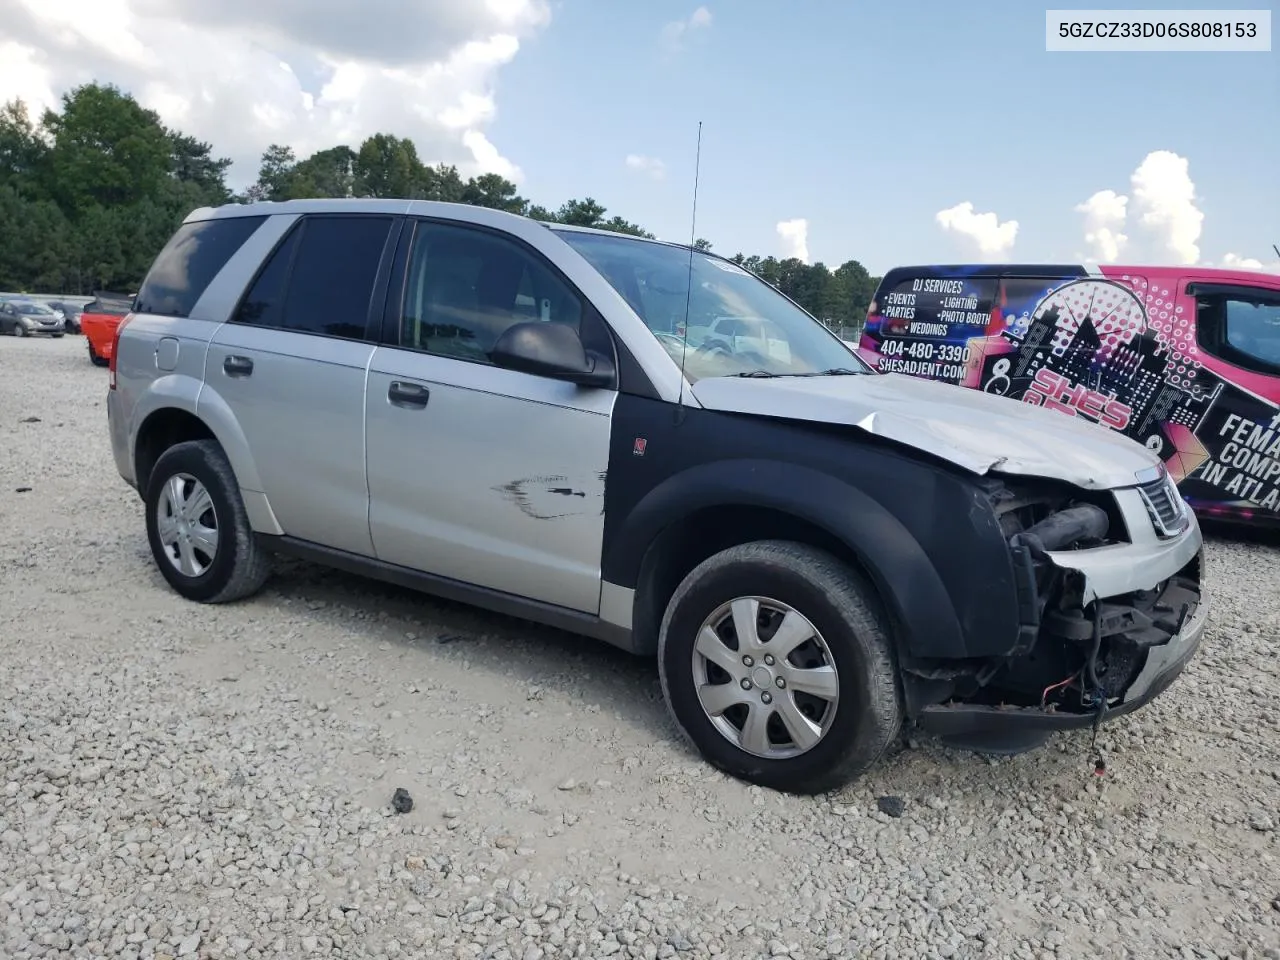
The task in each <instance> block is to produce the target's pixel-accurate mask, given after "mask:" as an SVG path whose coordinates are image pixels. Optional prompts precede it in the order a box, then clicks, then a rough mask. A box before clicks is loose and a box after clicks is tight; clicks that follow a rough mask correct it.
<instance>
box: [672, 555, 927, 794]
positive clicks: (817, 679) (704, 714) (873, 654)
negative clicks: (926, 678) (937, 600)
mask: <svg viewBox="0 0 1280 960" xmlns="http://www.w3.org/2000/svg"><path fill="white" fill-rule="evenodd" d="M890 636H891V634H890V630H889V626H888V623H887V621H886V619H885V615H884V613H883V611H882V609H881V607H880V604H879V602H878V600H877V598H876V596H875V593H874V591H873V590H872V589H871V588H870V586H869V585H868V584H866V583H865V581H864V580H863V579H862V578H861V577H860V576H859V575H858V574H857V573H856V572H855V571H854V570H852V569H850V568H849V567H848V566H847V565H845V564H843V563H841V562H840V561H839V560H837V559H836V558H835V557H833V556H831V555H830V554H828V553H825V552H824V551H821V550H817V549H815V548H813V547H809V546H806V545H804V544H800V543H792V542H788V541H760V542H756V543H747V544H743V545H741V546H736V547H731V548H729V549H728V550H724V551H722V552H721V553H717V554H715V555H714V556H712V557H710V558H708V559H707V560H704V561H703V562H702V563H701V564H699V565H698V566H697V567H696V568H694V570H693V571H692V572H691V573H690V574H689V575H688V576H687V577H686V578H685V579H684V581H683V582H682V583H681V584H680V586H679V587H678V588H677V589H676V592H675V594H674V595H673V596H672V598H671V602H670V603H669V604H668V606H667V610H666V614H665V616H664V617H663V621H662V628H661V632H660V634H659V639H658V669H659V673H660V675H661V678H662V690H663V695H664V696H665V698H666V701H667V705H668V708H669V709H670V711H671V713H672V715H673V716H674V717H675V720H676V722H677V723H678V724H679V725H680V728H681V729H682V730H683V731H684V733H685V735H686V736H687V737H688V738H689V739H690V740H691V741H692V743H693V745H694V746H695V747H696V748H697V750H698V751H699V753H701V754H702V756H703V758H704V759H706V760H707V761H708V762H709V763H711V764H712V765H713V766H715V767H717V768H719V769H721V770H723V771H724V772H726V773H728V774H730V775H731V776H734V777H737V778H739V779H742V780H746V781H748V782H751V783H756V784H760V785H761V786H766V787H770V788H773V789H777V790H784V791H788V792H792V793H803V794H812V793H821V792H824V791H826V790H831V789H834V788H836V787H839V786H841V785H843V784H844V783H847V782H848V781H850V780H852V779H853V778H855V777H856V776H858V775H860V774H861V773H863V772H865V771H866V770H867V769H869V768H870V767H872V766H873V765H874V764H875V763H876V762H878V761H879V759H880V758H881V757H882V756H883V755H884V753H885V751H886V750H887V749H888V748H889V746H890V745H891V744H892V743H893V741H894V740H895V739H896V738H897V736H898V733H899V731H900V730H901V728H902V705H901V700H900V697H899V694H898V684H897V673H896V667H895V663H894V657H893V652H892V646H891V639H890Z"/></svg>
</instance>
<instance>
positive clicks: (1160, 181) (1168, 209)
mask: <svg viewBox="0 0 1280 960" xmlns="http://www.w3.org/2000/svg"><path fill="white" fill-rule="evenodd" d="M1129 179H1130V182H1131V183H1132V185H1133V207H1134V211H1135V212H1136V213H1137V214H1138V222H1139V223H1140V224H1141V225H1142V226H1143V227H1144V228H1145V229H1146V230H1148V231H1149V232H1150V233H1152V234H1154V235H1155V237H1156V239H1157V242H1158V245H1159V247H1160V252H1161V253H1162V254H1164V255H1165V256H1166V257H1172V258H1173V260H1174V262H1175V263H1179V264H1192V263H1195V262H1196V261H1197V260H1199V259H1200V247H1199V246H1198V245H1197V241H1198V240H1199V239H1200V231H1201V229H1202V228H1203V225H1204V214H1203V213H1202V212H1201V211H1200V208H1199V207H1197V206H1196V202H1195V201H1196V187H1195V184H1194V183H1192V182H1191V176H1190V174H1189V173H1188V163H1187V160H1186V158H1185V157H1180V156H1178V155H1177V154H1176V153H1172V152H1171V151H1169V150H1155V151H1152V152H1151V153H1148V154H1147V156H1146V158H1145V159H1144V160H1143V161H1142V163H1141V164H1139V165H1138V169H1137V170H1135V171H1133V176H1132V177H1130V178H1129Z"/></svg>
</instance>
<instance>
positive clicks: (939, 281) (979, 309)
mask: <svg viewBox="0 0 1280 960" xmlns="http://www.w3.org/2000/svg"><path fill="white" fill-rule="evenodd" d="M995 293H996V280H995V278H994V277H905V278H903V279H902V280H901V281H899V282H898V283H896V284H894V285H893V287H892V288H890V289H888V290H882V291H881V293H880V296H879V297H878V298H877V300H876V302H875V304H874V310H875V313H876V315H878V316H879V317H880V318H881V327H880V329H881V333H882V335H883V336H907V337H939V338H944V339H949V340H961V341H963V340H967V339H969V338H970V337H975V336H980V335H982V333H983V332H984V331H985V330H986V326H987V323H988V322H989V321H990V319H991V306H992V303H993V301H994V300H995Z"/></svg>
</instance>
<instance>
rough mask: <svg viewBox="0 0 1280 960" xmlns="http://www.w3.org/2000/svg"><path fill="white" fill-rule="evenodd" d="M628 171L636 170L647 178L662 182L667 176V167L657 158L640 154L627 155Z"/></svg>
mask: <svg viewBox="0 0 1280 960" xmlns="http://www.w3.org/2000/svg"><path fill="white" fill-rule="evenodd" d="M627 169H629V170H635V171H636V172H637V173H643V174H645V175H646V176H649V177H653V179H655V180H661V179H662V178H663V177H665V176H666V175H667V165H666V164H665V163H663V162H662V161H661V160H659V159H658V158H657V157H646V156H642V155H641V154H638V153H629V154H627Z"/></svg>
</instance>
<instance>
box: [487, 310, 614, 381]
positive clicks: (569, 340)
mask: <svg viewBox="0 0 1280 960" xmlns="http://www.w3.org/2000/svg"><path fill="white" fill-rule="evenodd" d="M489 357H490V359H492V360H493V362H494V363H495V364H497V365H498V366H499V367H505V368H506V369H508V370H519V371H521V372H522V373H533V374H537V375H538V376H543V377H552V378H554V379H556V380H568V381H569V382H570V383H576V384H578V385H579V386H582V387H608V386H612V385H613V381H614V375H615V370H614V366H613V363H612V361H611V360H610V359H609V358H608V357H605V356H603V355H602V354H599V353H596V352H595V351H594V350H587V349H586V348H585V347H584V346H583V345H582V339H581V338H580V337H579V336H578V332H577V331H576V330H574V329H573V328H572V327H567V326H565V325H564V324H563V323H550V322H548V321H546V320H531V321H527V322H524V323H517V324H515V325H514V326H511V327H508V328H507V329H506V331H505V332H504V333H503V334H502V336H500V337H499V338H498V342H497V343H496V344H494V347H493V350H491V351H490V353H489Z"/></svg>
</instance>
